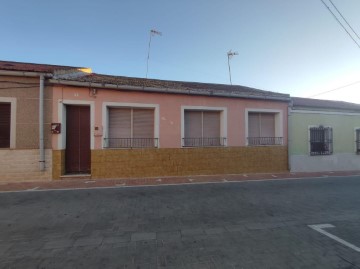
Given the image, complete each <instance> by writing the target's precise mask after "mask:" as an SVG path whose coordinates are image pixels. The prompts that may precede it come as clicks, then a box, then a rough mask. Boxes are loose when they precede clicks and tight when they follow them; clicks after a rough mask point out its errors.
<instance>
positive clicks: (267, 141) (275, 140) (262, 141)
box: [247, 137, 283, 146]
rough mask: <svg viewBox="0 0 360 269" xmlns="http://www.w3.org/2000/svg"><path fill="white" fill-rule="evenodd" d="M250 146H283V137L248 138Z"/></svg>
mask: <svg viewBox="0 0 360 269" xmlns="http://www.w3.org/2000/svg"><path fill="white" fill-rule="evenodd" d="M247 139H248V145H249V146H265V145H282V144H283V138H282V137H248V138H247Z"/></svg>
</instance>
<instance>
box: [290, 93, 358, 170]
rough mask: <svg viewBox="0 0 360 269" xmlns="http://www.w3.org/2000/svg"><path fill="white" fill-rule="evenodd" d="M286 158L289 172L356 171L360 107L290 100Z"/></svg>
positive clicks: (304, 99) (317, 101)
mask: <svg viewBox="0 0 360 269" xmlns="http://www.w3.org/2000/svg"><path fill="white" fill-rule="evenodd" d="M289 145H290V146H289V159H290V170H291V171H293V172H320V171H344V170H349V171H350V170H359V169H360V155H359V154H360V105H359V104H353V103H348V102H340V101H328V100H317V99H309V98H295V97H294V98H292V107H291V110H290V114H289Z"/></svg>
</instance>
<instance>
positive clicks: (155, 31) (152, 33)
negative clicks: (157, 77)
mask: <svg viewBox="0 0 360 269" xmlns="http://www.w3.org/2000/svg"><path fill="white" fill-rule="evenodd" d="M155 35H159V36H161V35H162V33H161V32H159V31H157V30H155V29H151V30H150V39H149V48H148V56H147V61H146V78H147V76H148V72H149V59H150V48H151V38H152V37H153V36H155Z"/></svg>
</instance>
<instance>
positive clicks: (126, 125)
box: [105, 108, 158, 148]
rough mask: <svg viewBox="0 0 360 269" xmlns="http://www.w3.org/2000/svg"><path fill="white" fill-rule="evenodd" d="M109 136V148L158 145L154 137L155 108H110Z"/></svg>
mask: <svg viewBox="0 0 360 269" xmlns="http://www.w3.org/2000/svg"><path fill="white" fill-rule="evenodd" d="M108 112H109V113H108V116H109V129H108V138H105V147H109V148H149V147H157V144H158V140H157V138H154V109H147V108H109V110H108Z"/></svg>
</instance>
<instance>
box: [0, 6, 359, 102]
mask: <svg viewBox="0 0 360 269" xmlns="http://www.w3.org/2000/svg"><path fill="white" fill-rule="evenodd" d="M324 1H325V3H326V4H327V5H329V6H330V7H332V6H331V3H330V2H329V1H330V0H324ZM332 2H333V3H334V4H335V5H336V6H337V8H338V9H339V10H340V11H341V13H342V14H343V16H344V17H345V18H346V20H347V21H348V22H349V23H350V25H351V26H352V28H353V29H354V30H355V31H356V32H357V33H358V34H359V35H360V16H359V15H358V13H359V10H360V1H359V0H332ZM332 10H334V8H332ZM338 16H339V15H338ZM339 17H340V16H339ZM0 25H1V27H0V31H1V42H0V60H8V61H19V62H34V63H47V64H57V65H69V66H84V67H91V68H92V70H93V72H95V73H101V74H110V75H119V76H130V77H145V75H146V62H147V54H148V45H149V36H150V35H149V31H150V29H156V30H158V31H160V32H161V33H162V35H161V36H157V35H156V36H153V37H152V41H151V50H150V59H149V73H148V77H149V78H155V79H165V80H178V81H197V82H206V83H220V84H229V83H230V82H229V71H228V58H227V52H228V51H229V50H230V49H231V50H232V51H236V52H238V55H236V56H234V57H233V58H232V59H231V60H230V66H231V75H232V83H233V84H237V85H244V86H249V87H254V88H258V89H262V90H269V91H274V92H282V93H288V94H290V95H292V96H299V97H313V98H319V99H330V100H342V101H349V102H354V103H360V48H359V47H358V46H357V45H356V44H355V43H354V41H353V40H351V39H350V37H349V36H348V35H347V33H346V32H345V31H344V29H343V28H341V26H340V25H339V24H338V22H337V21H336V20H335V19H334V17H333V16H332V15H331V13H330V12H329V11H328V10H327V9H326V7H325V6H324V4H323V3H322V2H321V0H301V1H300V0H298V1H295V0H251V1H250V0H246V1H245V0H178V1H174V0H173V1H170V0H151V1H149V0H127V1H125V0H118V1H115V0H102V1H99V0H98V1H95V0H86V1H85V0H62V1H48V0H46V1H45V0H31V1H30V0H11V1H10V0H1V10H0ZM349 31H351V30H350V29H349ZM353 36H354V37H355V38H356V36H355V35H354V34H353ZM357 41H358V43H359V44H360V40H359V39H358V40H357ZM348 85H349V86H348ZM344 86H346V87H344ZM339 88H340V89H339ZM328 91H329V92H328ZM324 92H327V93H324Z"/></svg>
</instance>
